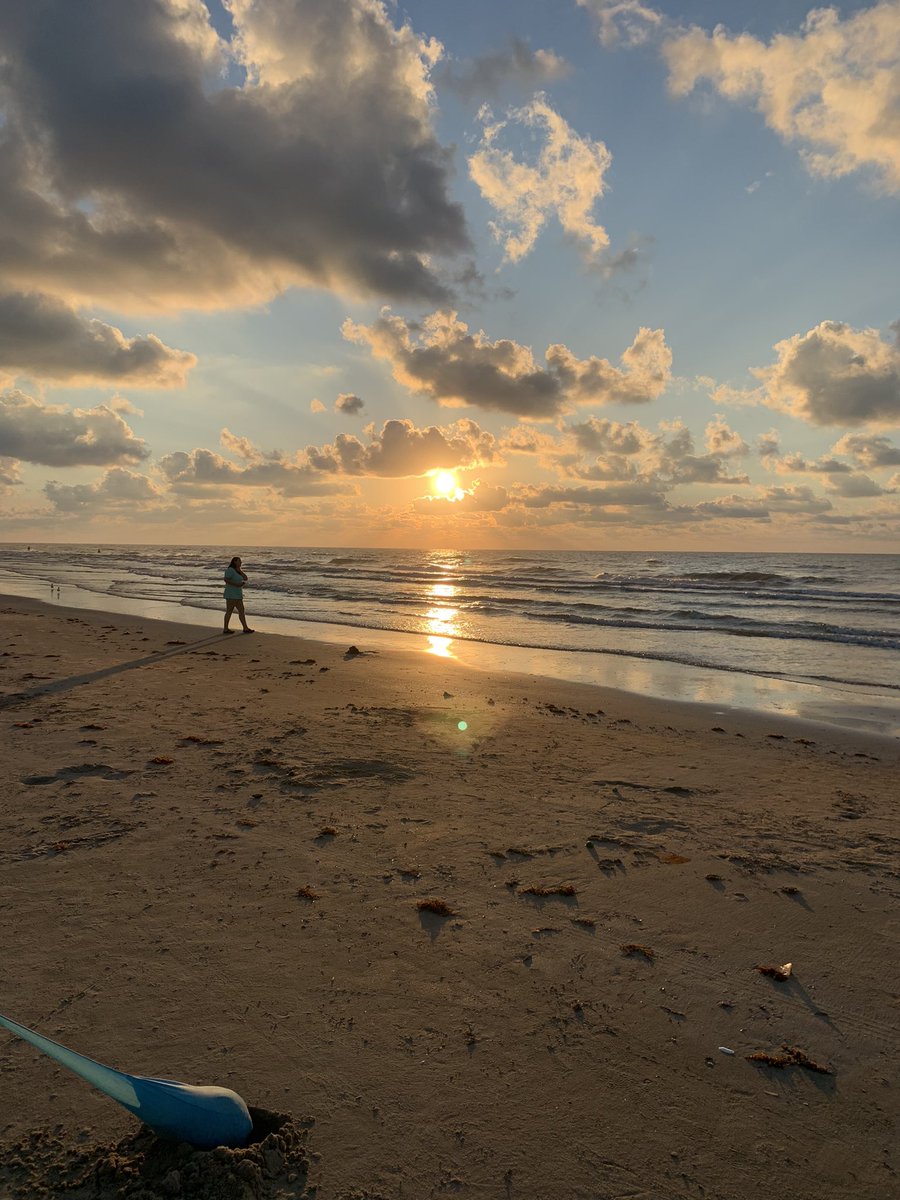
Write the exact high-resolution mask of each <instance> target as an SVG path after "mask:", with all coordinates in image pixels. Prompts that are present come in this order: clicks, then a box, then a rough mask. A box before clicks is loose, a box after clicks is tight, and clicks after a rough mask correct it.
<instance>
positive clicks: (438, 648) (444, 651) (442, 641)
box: [428, 633, 453, 658]
mask: <svg viewBox="0 0 900 1200" xmlns="http://www.w3.org/2000/svg"><path fill="white" fill-rule="evenodd" d="M452 641H453V639H452V638H446V637H435V635H434V634H433V633H429V634H428V653H429V654H436V655H437V656H438V658H453V654H452V652H451V650H450V644H451V642H452Z"/></svg>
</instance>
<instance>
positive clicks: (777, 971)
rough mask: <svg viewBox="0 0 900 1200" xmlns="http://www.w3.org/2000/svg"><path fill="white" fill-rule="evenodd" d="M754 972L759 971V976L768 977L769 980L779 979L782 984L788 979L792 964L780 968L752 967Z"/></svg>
mask: <svg viewBox="0 0 900 1200" xmlns="http://www.w3.org/2000/svg"><path fill="white" fill-rule="evenodd" d="M753 969H754V971H759V973H760V975H768V976H769V978H770V979H780V980H781V981H782V982H784V980H785V979H790V977H791V973H792V972H793V970H794V964H793V963H784V964H783V965H782V966H780V967H772V966H761V967H754V968H753Z"/></svg>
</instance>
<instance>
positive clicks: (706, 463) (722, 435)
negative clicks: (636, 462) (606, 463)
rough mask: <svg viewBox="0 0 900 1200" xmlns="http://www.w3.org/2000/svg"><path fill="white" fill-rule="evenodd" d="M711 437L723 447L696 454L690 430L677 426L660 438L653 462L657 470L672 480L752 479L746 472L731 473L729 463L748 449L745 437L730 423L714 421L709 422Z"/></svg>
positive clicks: (714, 481)
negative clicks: (710, 423)
mask: <svg viewBox="0 0 900 1200" xmlns="http://www.w3.org/2000/svg"><path fill="white" fill-rule="evenodd" d="M711 430H712V431H713V433H711ZM707 441H708V442H711V443H712V444H714V445H715V444H719V445H721V446H722V447H723V449H722V450H719V451H710V452H709V453H707V454H696V453H695V451H694V439H693V436H692V435H691V432H690V430H689V429H687V428H686V427H685V426H683V425H682V426H678V427H676V428H675V429H674V431H673V432H672V435H671V437H669V438H668V439H667V440H661V441H660V444H659V449H658V452H657V455H656V461H655V463H654V464H653V466H654V470H655V472H656V473H657V474H659V475H660V476H663V477H664V478H665V479H666V480H667V481H668V482H669V483H670V484H677V483H748V482H749V480H748V477H747V476H746V475H731V474H729V472H728V467H727V460H728V458H730V457H733V456H734V455H735V454H740V453H743V452H744V451H743V450H742V449H741V446H743V439H740V438H739V435H736V434H733V433H732V432H731V431H730V430H727V427H723V426H721V425H715V424H713V425H710V426H707ZM738 443H740V445H738ZM746 448H747V447H744V449H746Z"/></svg>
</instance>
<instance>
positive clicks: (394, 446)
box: [159, 419, 502, 497]
mask: <svg viewBox="0 0 900 1200" xmlns="http://www.w3.org/2000/svg"><path fill="white" fill-rule="evenodd" d="M366 434H367V436H368V438H369V441H368V443H364V442H362V441H361V440H360V439H359V438H357V437H354V436H352V435H351V434H346V433H339V434H338V435H337V437H336V438H335V439H334V441H333V442H330V443H328V444H326V445H324V446H307V447H306V448H305V449H304V450H302V451H299V452H297V453H295V454H291V455H288V454H282V453H280V452H278V451H270V452H265V451H263V450H260V449H259V448H258V447H257V446H255V445H254V444H253V443H252V442H251V441H250V440H249V439H248V438H243V437H238V436H236V435H235V434H233V433H232V432H231V431H230V430H228V429H223V430H222V434H221V442H222V445H223V446H224V447H225V449H226V450H228V451H229V452H230V453H231V454H232V455H234V456H235V457H236V458H239V459H241V460H242V461H241V462H240V463H234V462H232V461H231V460H229V459H227V458H225V457H224V456H223V455H221V454H217V453H216V452H215V451H214V450H206V449H202V448H200V449H195V450H191V451H189V452H186V451H182V450H179V451H176V452H174V453H172V454H167V455H165V456H164V457H163V458H162V459H160V462H159V468H160V470H161V472H162V474H163V475H164V476H165V478H166V480H167V481H168V483H169V485H170V487H171V488H172V489H173V490H175V491H177V492H178V493H179V494H182V495H203V494H207V493H208V492H209V491H210V490H211V489H219V488H223V487H227V488H232V487H237V488H269V489H271V490H273V491H275V492H277V493H278V494H279V495H280V496H283V497H298V496H325V495H334V494H339V493H343V492H347V491H349V490H351V488H350V486H349V485H348V484H347V483H344V482H342V481H340V480H339V479H337V478H336V477H339V476H353V477H362V476H378V477H381V478H386V479H396V478H402V477H405V476H418V475H425V474H426V473H427V472H429V471H433V470H435V469H445V470H446V469H450V468H453V467H477V466H486V465H488V464H499V463H501V462H502V459H501V456H500V449H499V445H498V443H497V440H496V438H495V437H494V436H493V434H490V433H488V432H487V431H486V430H483V429H481V428H479V426H478V425H476V423H475V422H474V421H470V420H468V419H463V420H461V421H456V422H454V424H452V425H448V426H444V427H439V426H437V425H429V426H428V427H427V428H425V429H419V428H417V427H416V426H415V425H414V424H413V423H412V421H409V420H403V421H385V423H384V425H383V427H382V429H381V431H380V432H376V430H375V429H374V427H373V426H369V427H368V428H367V429H366Z"/></svg>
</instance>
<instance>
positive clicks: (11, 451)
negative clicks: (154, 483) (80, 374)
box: [0, 391, 150, 467]
mask: <svg viewBox="0 0 900 1200" xmlns="http://www.w3.org/2000/svg"><path fill="white" fill-rule="evenodd" d="M149 454H150V451H149V449H148V448H147V445H146V443H145V442H144V441H142V440H141V439H140V438H137V437H135V436H134V433H133V432H132V430H131V429H130V427H129V426H128V425H127V424H126V422H125V421H124V420H123V419H122V417H121V416H120V415H119V414H118V413H117V412H113V410H112V409H111V408H108V407H107V406H106V405H105V404H100V405H98V406H97V407H96V408H88V409H83V408H74V409H67V408H63V407H61V406H59V405H51V404H44V403H43V402H42V401H40V400H36V399H34V398H33V397H32V396H26V395H25V393H24V392H20V391H7V392H2V393H0V455H4V456H7V457H9V458H17V459H20V460H21V461H22V462H29V463H40V464H42V465H43V466H47V467H81V466H112V465H113V464H120V463H138V462H141V460H142V459H145V458H147V457H149Z"/></svg>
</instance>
